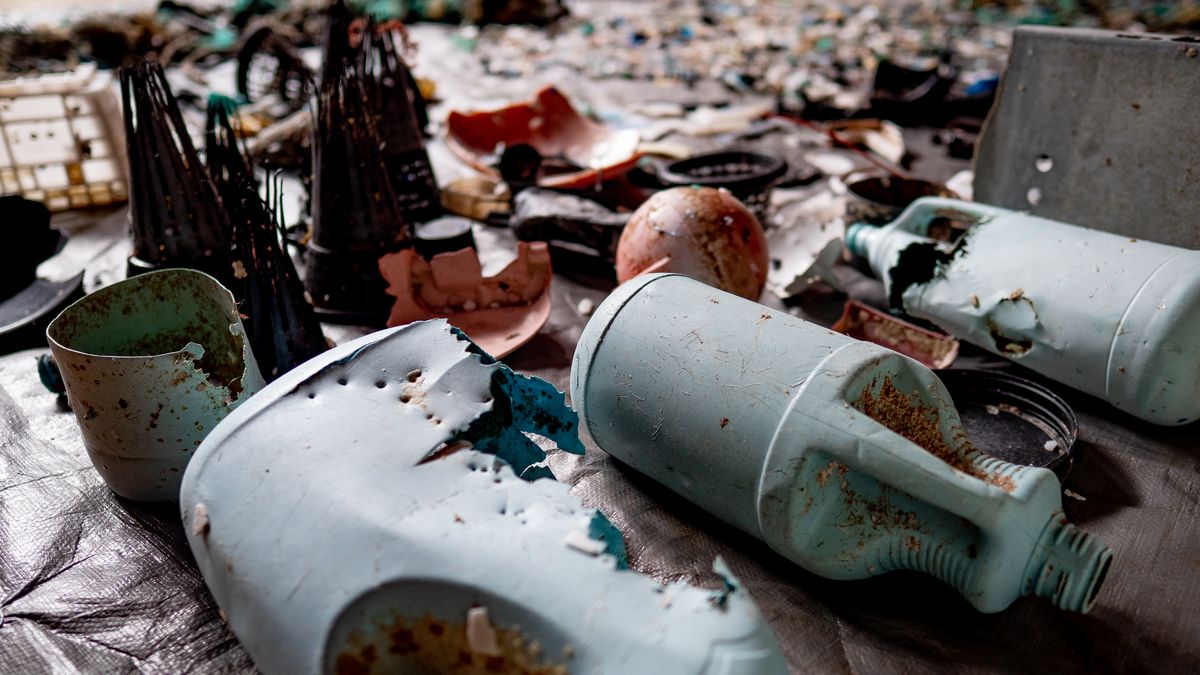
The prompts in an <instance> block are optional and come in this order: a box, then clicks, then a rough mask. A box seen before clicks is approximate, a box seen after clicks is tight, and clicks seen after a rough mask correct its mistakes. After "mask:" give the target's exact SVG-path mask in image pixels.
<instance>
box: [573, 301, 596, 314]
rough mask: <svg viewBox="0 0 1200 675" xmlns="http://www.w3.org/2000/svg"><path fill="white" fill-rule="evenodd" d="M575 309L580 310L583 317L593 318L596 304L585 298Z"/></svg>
mask: <svg viewBox="0 0 1200 675" xmlns="http://www.w3.org/2000/svg"><path fill="white" fill-rule="evenodd" d="M575 309H577V310H579V313H580V314H581V315H582V316H591V315H592V312H594V311H596V303H594V302H592V301H591V300H589V299H588V298H584V299H582V300H580V301H579V304H578V305H576V307H575Z"/></svg>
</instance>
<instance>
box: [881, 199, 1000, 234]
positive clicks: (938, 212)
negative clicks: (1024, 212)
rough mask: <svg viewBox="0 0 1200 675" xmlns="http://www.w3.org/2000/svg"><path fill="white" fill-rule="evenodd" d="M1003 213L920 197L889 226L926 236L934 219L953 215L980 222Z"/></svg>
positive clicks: (993, 209)
mask: <svg viewBox="0 0 1200 675" xmlns="http://www.w3.org/2000/svg"><path fill="white" fill-rule="evenodd" d="M1003 213H1005V211H1004V210H1003V209H999V208H996V207H994V206H988V205H987V204H979V203H977V202H966V201H963V200H961V199H950V198H948V197H922V198H920V199H918V200H917V201H915V202H913V203H912V204H909V206H908V208H906V209H904V212H903V213H901V214H900V216H899V217H898V218H896V220H894V221H892V225H891V226H892V227H895V228H896V229H898V230H904V231H905V232H911V233H912V234H917V235H920V236H926V234H927V233H928V232H929V224H930V223H931V222H933V220H934V219H935V218H939V217H944V216H947V215H950V214H954V215H962V216H967V217H968V218H970V219H973V220H975V221H977V222H982V221H985V220H988V219H990V218H993V217H995V216H998V215H1001V214H1003Z"/></svg>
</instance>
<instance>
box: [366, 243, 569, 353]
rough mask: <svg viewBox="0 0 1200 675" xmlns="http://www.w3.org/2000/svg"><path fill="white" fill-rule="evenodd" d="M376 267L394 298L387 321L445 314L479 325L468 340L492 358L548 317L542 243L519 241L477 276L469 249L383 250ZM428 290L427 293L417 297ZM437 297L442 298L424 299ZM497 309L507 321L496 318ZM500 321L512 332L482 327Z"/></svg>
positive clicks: (462, 324)
mask: <svg viewBox="0 0 1200 675" xmlns="http://www.w3.org/2000/svg"><path fill="white" fill-rule="evenodd" d="M379 272H380V274H381V275H382V276H383V278H384V280H386V281H387V283H388V287H387V289H386V290H387V293H388V294H389V295H391V296H393V297H395V298H396V300H395V303H394V304H393V305H392V309H391V313H390V315H389V316H388V321H387V325H388V326H401V325H404V324H408V323H411V322H413V321H421V320H425V319H432V318H445V319H449V320H450V321H451V323H452V324H454V325H455V326H456V327H457V328H459V329H466V330H473V329H475V328H478V329H479V330H477V331H475V332H476V334H475V335H472V336H471V339H472V340H473V341H475V342H478V343H481V344H482V346H483V347H484V348H485V349H486V350H487V351H488V352H491V353H494V354H495V355H496V356H497V357H504V356H506V355H508V354H510V353H512V352H513V351H514V350H516V349H517V348H518V347H520V346H521V345H523V344H525V343H526V342H528V341H529V340H530V339H532V338H533V336H534V335H536V334H537V332H538V330H540V329H541V327H542V325H544V324H545V322H546V320H547V319H548V318H549V316H550V283H551V279H552V277H553V269H552V267H551V263H550V253H549V247H548V246H547V245H546V243H545V242H518V243H517V257H516V259H515V260H513V261H512V262H510V263H509V264H508V265H507V266H506V267H505V268H504V269H503V270H501V271H500V272H499V273H497V274H496V275H494V276H490V277H484V276H482V273H481V265H480V263H479V258H478V254H477V253H476V252H475V251H474V250H472V249H469V248H466V249H461V250H458V251H454V252H451V253H440V254H438V255H435V256H433V258H432V259H431V260H428V261H427V260H425V259H424V258H423V257H421V256H420V255H418V254H417V253H416V252H415V251H413V250H411V249H404V250H401V251H398V252H395V253H388V254H385V255H383V256H382V257H380V259H379ZM427 289H428V290H429V291H430V293H429V294H428V295H430V296H432V297H422V296H425V295H427V294H426V292H425V291H426V290H427ZM514 296H515V298H516V299H515V300H514V299H513V298H514ZM438 297H440V298H441V299H443V300H444V302H433V303H431V302H429V300H430V299H434V298H438ZM502 314H503V315H509V314H510V315H511V317H512V318H511V320H506V321H497V320H496V319H497V318H498V317H499V315H502ZM489 319H490V320H489ZM476 320H478V321H479V324H478V325H477V324H476V322H475V321H476ZM502 324H504V325H511V326H512V329H511V332H510V331H508V330H504V331H501V332H502V333H504V334H503V335H500V334H496V333H494V332H492V331H489V332H487V333H484V332H483V331H484V330H485V329H486V328H491V329H493V331H494V329H496V328H499V327H500V326H501V325H502Z"/></svg>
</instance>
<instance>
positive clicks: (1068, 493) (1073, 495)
mask: <svg viewBox="0 0 1200 675" xmlns="http://www.w3.org/2000/svg"><path fill="white" fill-rule="evenodd" d="M1063 494H1064V495H1066V496H1068V497H1070V498H1071V499H1078V500H1079V501H1081V502H1086V501H1087V497H1084V496H1083V495H1081V494H1079V493H1078V492H1072V491H1070V490H1068V489H1066V488H1063Z"/></svg>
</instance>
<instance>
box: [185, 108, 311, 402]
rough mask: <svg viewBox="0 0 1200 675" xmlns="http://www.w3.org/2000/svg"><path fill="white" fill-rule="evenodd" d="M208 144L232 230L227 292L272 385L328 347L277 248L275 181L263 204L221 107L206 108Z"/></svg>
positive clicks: (278, 214) (279, 241)
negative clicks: (231, 279)
mask: <svg viewBox="0 0 1200 675" xmlns="http://www.w3.org/2000/svg"><path fill="white" fill-rule="evenodd" d="M205 141H206V142H205V149H206V154H207V160H208V170H209V174H210V175H211V176H212V179H213V182H214V183H215V184H216V187H217V191H218V192H219V194H220V196H221V201H222V203H223V204H224V206H225V209H226V211H227V212H228V214H229V220H230V222H231V224H232V226H233V231H232V235H233V236H232V238H231V239H232V240H231V245H230V249H229V250H230V270H231V276H232V277H233V287H232V289H231V290H232V291H233V294H234V296H235V297H237V299H238V302H239V308H240V311H241V314H242V316H243V319H242V323H243V325H244V326H245V327H246V333H247V334H248V335H249V336H250V347H251V349H252V350H253V351H254V358H255V360H256V361H258V368H259V370H260V371H262V374H263V377H264V378H266V379H267V381H270V380H274V379H275V378H277V377H279V376H280V375H282V374H284V373H286V372H287V371H289V370H291V369H292V368H294V367H296V366H297V365H299V364H301V363H303V362H305V361H307V360H308V359H310V358H312V357H314V356H316V355H317V354H320V353H321V352H323V351H325V350H326V349H328V343H327V342H326V341H325V336H324V334H322V332H321V324H320V322H319V321H318V320H317V315H316V313H315V312H314V311H313V308H312V305H310V304H309V303H308V300H306V299H305V297H304V286H303V285H302V284H301V283H300V275H298V274H297V273H296V268H295V266H294V265H293V264H292V260H291V258H289V257H288V255H287V251H286V249H284V247H283V244H282V241H283V228H282V226H281V224H280V220H281V214H282V207H281V204H280V200H279V198H280V193H279V189H278V188H279V186H278V182H277V181H272V182H271V183H270V184H269V185H268V188H269V189H268V195H267V199H266V200H265V201H264V199H263V198H262V197H260V196H259V193H258V181H256V180H255V178H254V169H253V167H252V166H251V164H250V162H249V160H247V159H246V156H245V155H244V154H243V153H242V152H241V150H240V149H239V148H238V146H237V140H236V138H235V137H234V133H233V128H232V126H231V125H230V123H229V106H228V103H227V102H226V101H219V100H217V101H210V102H209V106H208V124H207V130H206V135H205Z"/></svg>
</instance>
